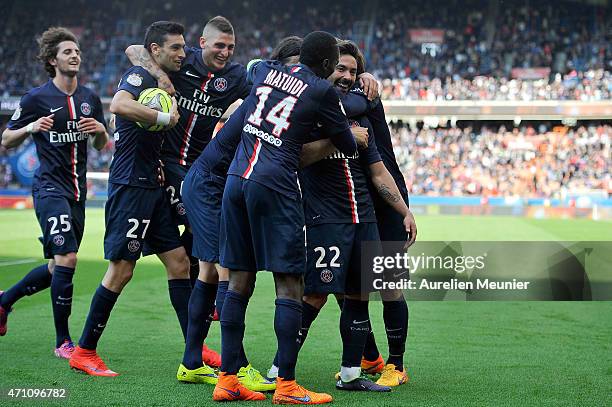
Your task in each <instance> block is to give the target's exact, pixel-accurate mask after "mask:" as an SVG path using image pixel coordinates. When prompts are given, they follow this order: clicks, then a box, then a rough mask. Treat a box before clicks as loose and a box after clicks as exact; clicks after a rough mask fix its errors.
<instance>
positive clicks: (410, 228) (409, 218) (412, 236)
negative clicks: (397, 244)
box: [404, 210, 417, 249]
mask: <svg viewBox="0 0 612 407" xmlns="http://www.w3.org/2000/svg"><path fill="white" fill-rule="evenodd" d="M404 227H405V228H406V232H408V240H407V241H406V244H405V245H404V249H407V248H409V247H410V246H412V245H413V244H414V242H415V241H416V237H417V225H416V221H415V220H414V216H413V215H412V212H410V210H408V214H407V215H406V217H405V218H404Z"/></svg>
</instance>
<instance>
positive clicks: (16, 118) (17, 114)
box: [11, 106, 21, 120]
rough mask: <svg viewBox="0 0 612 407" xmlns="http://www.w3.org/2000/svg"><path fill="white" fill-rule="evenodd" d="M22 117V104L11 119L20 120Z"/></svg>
mask: <svg viewBox="0 0 612 407" xmlns="http://www.w3.org/2000/svg"><path fill="white" fill-rule="evenodd" d="M20 117H21V106H19V107H18V108H17V109H15V112H13V115H12V116H11V120H19V118H20Z"/></svg>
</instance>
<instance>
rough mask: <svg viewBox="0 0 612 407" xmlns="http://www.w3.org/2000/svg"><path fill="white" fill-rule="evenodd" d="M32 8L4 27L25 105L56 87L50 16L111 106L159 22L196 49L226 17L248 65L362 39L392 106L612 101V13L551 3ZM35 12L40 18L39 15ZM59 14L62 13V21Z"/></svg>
mask: <svg viewBox="0 0 612 407" xmlns="http://www.w3.org/2000/svg"><path fill="white" fill-rule="evenodd" d="M58 1H59V3H60V5H61V3H63V2H64V0H58ZM79 2H80V3H84V0H78V1H77V3H79ZM10 3H12V6H11V4H10ZM21 3H25V5H29V6H31V7H24V6H17V5H16V4H17V2H16V1H15V0H12V1H10V2H9V4H8V5H7V7H6V11H7V15H6V16H5V17H7V18H6V19H5V20H6V22H5V24H4V25H3V27H2V28H0V32H3V34H4V38H14V39H19V44H17V43H16V42H15V43H13V44H12V45H11V44H10V43H5V44H3V45H1V46H0V96H9V95H21V94H23V93H24V92H25V90H26V89H28V88H30V87H31V86H32V85H34V84H37V83H42V82H44V81H45V80H46V76H45V73H44V72H43V70H42V69H40V67H39V65H38V64H34V63H32V62H33V60H34V58H35V55H36V51H35V50H36V44H35V37H36V35H38V34H39V33H40V30H41V27H46V26H47V25H48V21H49V19H50V16H53V18H52V21H54V22H56V23H57V24H61V25H65V26H68V27H71V28H72V29H73V31H75V32H76V33H77V34H78V35H79V36H80V39H81V48H82V49H83V52H84V56H85V58H84V59H83V66H82V69H81V72H82V74H81V81H82V83H85V84H86V85H88V86H90V87H92V88H93V89H95V90H96V91H97V92H99V93H100V94H101V95H102V96H109V95H112V93H113V90H114V88H115V86H116V83H117V80H118V78H119V76H118V75H119V73H120V72H123V70H124V69H125V68H126V66H127V64H128V62H127V59H126V58H125V57H124V56H123V49H124V48H125V46H126V45H128V44H130V43H138V42H141V41H142V39H141V38H140V37H141V33H142V31H143V27H144V26H146V25H147V24H148V23H149V22H151V21H154V20H157V19H173V20H176V21H180V22H182V23H184V24H185V26H186V27H187V33H186V36H185V37H186V40H187V43H188V44H194V45H195V44H197V43H198V38H199V36H200V32H199V30H200V28H201V24H202V21H205V20H206V19H207V18H208V17H210V16H212V15H215V14H223V15H225V16H227V17H228V18H229V19H230V20H231V21H233V23H234V25H235V26H236V28H237V30H238V32H237V48H236V53H235V55H234V59H235V60H236V61H238V62H242V63H246V62H247V61H249V60H250V59H252V58H255V57H261V56H266V55H269V53H270V51H271V49H272V47H273V46H274V44H276V43H277V42H278V41H279V40H280V39H281V38H282V37H284V36H286V35H288V34H297V35H304V34H305V33H306V32H308V31H310V30H312V29H323V30H327V31H330V32H333V33H335V34H336V35H338V36H340V37H344V38H351V39H353V40H355V41H357V42H358V43H359V45H360V46H362V47H363V48H364V50H365V51H366V56H368V61H369V62H368V70H370V71H371V72H373V73H374V74H375V75H376V76H377V77H379V78H380V79H383V80H385V92H384V96H385V97H386V98H389V99H404V98H407V99H411V100H417V99H421V100H422V99H425V100H439V99H441V98H442V99H447V100H448V99H491V100H543V99H576V100H603V99H607V98H609V97H610V92H611V86H612V84H611V82H610V70H611V68H612V58H610V55H611V54H612V45H611V44H612V42H611V41H610V35H611V34H610V30H608V29H607V25H606V24H607V21H609V20H610V19H609V11H608V9H607V8H605V7H597V6H592V5H586V4H582V3H579V2H555V1H553V0H545V1H540V2H530V3H529V4H528V6H527V5H526V3H525V2H522V1H517V2H515V3H516V4H515V6H516V7H503V6H499V5H498V4H497V3H498V2H486V1H484V0H469V1H447V0H430V1H424V0H419V1H417V2H412V3H411V4H410V7H408V6H407V5H406V3H404V2H402V1H399V0H393V1H388V2H385V4H384V7H381V6H382V4H377V2H375V1H373V2H372V1H371V2H364V3H362V4H359V5H357V6H355V4H354V3H350V2H348V1H339V2H334V4H333V5H330V4H328V3H325V2H323V1H322V0H313V1H311V2H309V3H308V4H306V3H304V2H289V3H286V4H285V5H284V7H283V9H282V10H280V9H279V8H277V7H276V6H275V2H273V1H271V0H262V1H259V2H257V3H255V2H252V1H248V0H246V1H242V2H235V4H232V5H231V7H230V6H229V5H228V4H227V2H222V1H220V0H216V1H211V2H208V3H210V4H208V3H207V7H206V10H202V11H201V12H200V11H198V12H185V10H200V9H202V7H201V4H200V3H198V2H196V1H195V0H190V1H185V2H181V3H180V4H179V3H176V2H170V1H159V0H150V1H147V2H145V1H144V0H136V1H134V2H131V3H130V6H129V7H128V5H127V4H126V3H124V2H121V1H118V0H113V1H111V2H105V3H104V4H102V3H92V4H89V3H88V4H87V6H86V7H68V6H67V7H57V3H58V2H53V3H52V4H51V3H46V2H40V1H37V0H24V2H21ZM152 3H153V4H157V7H154V6H153V4H152ZM71 4H72V2H71ZM31 9H36V10H37V11H38V12H37V13H33V14H32V13H31V12H30V11H28V10H31ZM57 10H62V12H61V14H60V15H57ZM74 10H79V12H78V13H77V12H75V11H74ZM83 10H86V11H83ZM323 10H324V11H323ZM118 16H121V18H118ZM424 28H426V29H441V30H444V31H443V32H444V34H443V40H442V42H441V43H439V44H437V43H431V44H422V43H419V42H413V41H411V37H410V30H411V29H424ZM15 41H16V40H15ZM17 45H19V46H17ZM513 68H545V69H549V70H550V74H549V75H548V76H546V77H544V78H542V79H540V80H537V81H532V80H512V69H513ZM497 78H499V79H497Z"/></svg>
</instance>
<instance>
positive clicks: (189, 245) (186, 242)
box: [181, 229, 200, 287]
mask: <svg viewBox="0 0 612 407" xmlns="http://www.w3.org/2000/svg"><path fill="white" fill-rule="evenodd" d="M181 243H182V244H183V247H184V248H185V252H187V256H189V280H190V282H191V286H192V287H193V286H194V285H195V282H196V280H197V279H198V276H199V274H200V263H199V261H198V259H197V258H196V257H193V256H192V255H191V251H192V250H193V234H192V233H191V232H190V231H189V230H188V229H185V231H184V232H183V234H182V235H181Z"/></svg>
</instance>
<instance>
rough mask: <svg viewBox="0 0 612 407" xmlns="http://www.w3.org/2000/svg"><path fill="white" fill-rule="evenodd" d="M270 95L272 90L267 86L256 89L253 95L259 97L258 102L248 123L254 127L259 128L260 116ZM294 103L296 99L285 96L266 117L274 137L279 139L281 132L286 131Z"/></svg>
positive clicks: (289, 124)
mask: <svg viewBox="0 0 612 407" xmlns="http://www.w3.org/2000/svg"><path fill="white" fill-rule="evenodd" d="M270 93H272V88H271V87H269V86H260V87H259V88H257V90H256V92H255V94H256V95H257V96H259V102H257V106H256V107H255V111H254V112H253V113H251V114H250V115H249V118H248V121H249V123H251V124H254V125H255V126H258V127H259V126H261V121H262V117H261V116H262V114H263V110H264V107H265V105H266V101H267V100H268V96H270ZM295 102H297V98H296V97H294V96H287V97H286V98H284V99H283V100H281V101H280V102H278V103H277V104H276V105H275V106H274V107H273V108H272V109H270V111H269V112H268V114H267V115H266V121H267V122H268V123H270V124H272V125H274V128H273V129H272V134H273V135H275V136H276V137H280V136H281V134H282V133H283V131H285V130H287V129H288V128H289V126H291V123H289V115H290V114H291V112H292V111H293V108H294V107H295Z"/></svg>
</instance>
